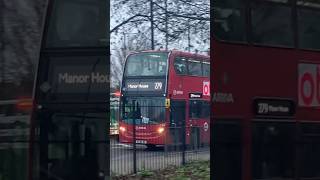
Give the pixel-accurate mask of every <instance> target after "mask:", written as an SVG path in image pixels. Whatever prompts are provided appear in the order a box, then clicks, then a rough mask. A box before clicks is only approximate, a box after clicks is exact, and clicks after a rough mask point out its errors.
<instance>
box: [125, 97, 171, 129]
mask: <svg viewBox="0 0 320 180" xmlns="http://www.w3.org/2000/svg"><path fill="white" fill-rule="evenodd" d="M121 106H122V111H121V114H122V120H123V121H124V122H125V123H128V124H133V120H134V119H135V123H136V124H137V125H138V124H159V123H162V122H164V120H165V98H164V97H153V98H150V97H149V98H143V97H139V98H137V97H130V98H129V97H127V98H124V100H123V102H122V105H121Z"/></svg>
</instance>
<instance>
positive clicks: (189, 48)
mask: <svg viewBox="0 0 320 180" xmlns="http://www.w3.org/2000/svg"><path fill="white" fill-rule="evenodd" d="M190 41H191V38H190V20H189V19H188V51H189V52H190V51H191V42H190Z"/></svg>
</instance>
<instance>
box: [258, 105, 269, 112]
mask: <svg viewBox="0 0 320 180" xmlns="http://www.w3.org/2000/svg"><path fill="white" fill-rule="evenodd" d="M268 112H269V108H268V104H267V103H259V104H258V113H259V114H264V113H268Z"/></svg>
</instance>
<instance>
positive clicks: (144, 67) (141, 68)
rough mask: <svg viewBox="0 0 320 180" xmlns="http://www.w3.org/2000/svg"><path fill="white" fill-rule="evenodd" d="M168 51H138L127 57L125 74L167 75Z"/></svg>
mask: <svg viewBox="0 0 320 180" xmlns="http://www.w3.org/2000/svg"><path fill="white" fill-rule="evenodd" d="M167 59H168V53H164V52H157V53H138V54H133V55H130V56H129V57H128V59H127V63H126V69H125V76H165V75H166V72H167Z"/></svg>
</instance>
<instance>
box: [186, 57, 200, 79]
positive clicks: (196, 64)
mask: <svg viewBox="0 0 320 180" xmlns="http://www.w3.org/2000/svg"><path fill="white" fill-rule="evenodd" d="M188 70H189V75H191V76H202V69H201V61H199V60H194V59H189V60H188Z"/></svg>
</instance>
